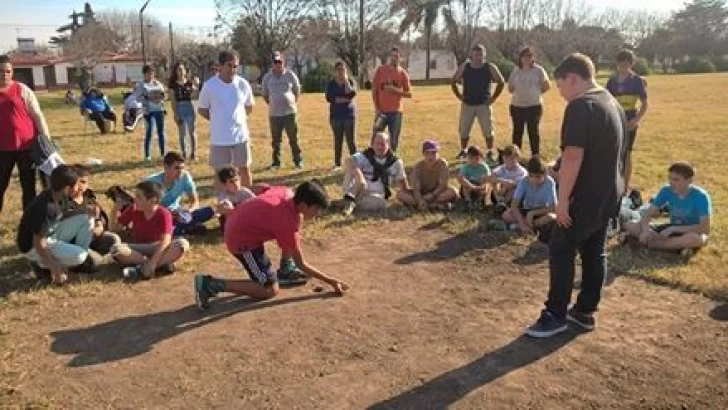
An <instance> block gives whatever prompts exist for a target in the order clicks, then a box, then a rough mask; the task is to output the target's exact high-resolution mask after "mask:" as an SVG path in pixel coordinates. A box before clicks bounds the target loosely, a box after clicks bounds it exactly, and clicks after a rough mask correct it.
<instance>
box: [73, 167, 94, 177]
mask: <svg viewBox="0 0 728 410" xmlns="http://www.w3.org/2000/svg"><path fill="white" fill-rule="evenodd" d="M73 168H75V169H76V174H78V177H79V178H81V177H87V176H89V175H91V168H89V167H87V166H86V165H83V164H74V165H73Z"/></svg>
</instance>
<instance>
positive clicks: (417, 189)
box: [409, 163, 423, 205]
mask: <svg viewBox="0 0 728 410" xmlns="http://www.w3.org/2000/svg"><path fill="white" fill-rule="evenodd" d="M420 167H421V165H420V164H419V163H418V164H415V166H414V168H412V173H411V174H410V177H409V182H410V186H411V188H412V195H413V196H414V198H415V201H416V202H417V204H418V205H419V204H420V203H421V202H423V199H422V192H421V189H422V183H421V181H420Z"/></svg>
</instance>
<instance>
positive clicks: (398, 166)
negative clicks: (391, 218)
mask: <svg viewBox="0 0 728 410" xmlns="http://www.w3.org/2000/svg"><path fill="white" fill-rule="evenodd" d="M353 159H354V161H356V166H357V167H358V168H359V169H360V170H361V173H362V174H364V178H365V179H366V180H367V190H368V191H369V192H371V193H375V194H379V195H382V196H384V184H382V182H381V181H372V178H373V177H374V167H373V166H372V164H371V163H370V162H369V160H368V159H367V157H366V156H364V154H362V153H361V152H357V153H356V154H354V156H353ZM375 160H376V161H377V162H378V163H380V164H382V165H384V163H385V162H386V158H381V159H380V158H375ZM387 173H388V174H389V187H390V189H392V191H394V189H393V186H394V184H395V183H396V182H400V181H404V179H405V178H406V175H405V173H404V163H403V162H402V160H401V159H398V160H397V162H395V163H394V164H392V166H391V167H389V169H388V170H387Z"/></svg>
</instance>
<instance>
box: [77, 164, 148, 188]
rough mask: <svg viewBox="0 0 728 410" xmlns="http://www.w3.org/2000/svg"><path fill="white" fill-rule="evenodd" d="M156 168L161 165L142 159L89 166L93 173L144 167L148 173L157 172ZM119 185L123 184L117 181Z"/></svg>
mask: <svg viewBox="0 0 728 410" xmlns="http://www.w3.org/2000/svg"><path fill="white" fill-rule="evenodd" d="M157 168H160V170H161V167H160V166H158V164H154V163H147V162H144V161H122V162H111V163H103V164H101V165H95V166H93V167H91V172H92V173H93V174H94V175H101V174H105V173H116V172H126V171H131V170H135V169H145V170H148V171H149V173H150V174H152V173H153V172H157ZM119 185H122V186H123V185H124V184H122V183H119ZM132 185H136V182H133V184H132Z"/></svg>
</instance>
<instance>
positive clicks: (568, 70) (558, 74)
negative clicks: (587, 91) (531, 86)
mask: <svg viewBox="0 0 728 410" xmlns="http://www.w3.org/2000/svg"><path fill="white" fill-rule="evenodd" d="M569 74H576V75H578V76H579V77H580V78H581V79H583V80H592V79H594V77H595V75H596V70H595V69H594V62H592V60H591V58H589V56H587V55H584V54H581V53H573V54H570V55H568V56H566V57H565V58H564V59H563V60H561V62H560V63H559V65H558V66H557V67H556V69H555V70H554V78H557V79H560V80H563V79H565V78H566V77H567V76H568V75H569Z"/></svg>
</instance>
